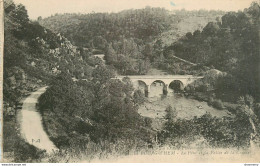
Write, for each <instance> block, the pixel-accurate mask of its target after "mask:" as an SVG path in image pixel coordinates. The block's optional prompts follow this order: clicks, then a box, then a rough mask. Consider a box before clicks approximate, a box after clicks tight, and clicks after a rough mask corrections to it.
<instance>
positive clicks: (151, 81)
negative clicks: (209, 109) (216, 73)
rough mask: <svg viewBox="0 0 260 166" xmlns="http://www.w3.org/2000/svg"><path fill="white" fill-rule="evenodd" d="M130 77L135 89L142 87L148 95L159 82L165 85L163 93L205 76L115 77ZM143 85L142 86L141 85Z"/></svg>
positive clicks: (182, 87)
mask: <svg viewBox="0 0 260 166" xmlns="http://www.w3.org/2000/svg"><path fill="white" fill-rule="evenodd" d="M125 77H126V78H129V79H130V80H131V81H132V83H133V86H134V88H135V89H140V87H143V88H141V89H142V90H143V91H144V92H145V96H146V97H148V96H149V94H150V92H151V91H152V88H151V86H153V85H155V86H157V85H156V84H159V86H162V87H163V93H164V94H167V93H168V91H169V90H172V91H173V88H172V87H173V86H174V84H176V85H177V86H179V87H178V88H179V89H180V90H183V89H184V88H185V87H186V86H187V85H188V84H190V83H192V82H193V81H195V80H197V79H200V78H203V77H202V76H193V75H131V76H116V77H115V78H114V79H119V80H122V79H123V78H125ZM140 85H142V86H140Z"/></svg>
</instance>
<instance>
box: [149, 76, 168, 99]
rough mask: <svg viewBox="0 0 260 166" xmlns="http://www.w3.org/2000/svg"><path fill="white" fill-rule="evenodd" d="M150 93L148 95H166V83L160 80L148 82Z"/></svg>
mask: <svg viewBox="0 0 260 166" xmlns="http://www.w3.org/2000/svg"><path fill="white" fill-rule="evenodd" d="M149 88H150V91H149V92H150V94H149V96H151V97H154V96H160V95H167V84H166V83H165V82H164V81H162V80H154V81H153V82H152V83H151V84H150V87H149Z"/></svg>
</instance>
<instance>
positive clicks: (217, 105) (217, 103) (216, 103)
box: [212, 99, 224, 110]
mask: <svg viewBox="0 0 260 166" xmlns="http://www.w3.org/2000/svg"><path fill="white" fill-rule="evenodd" d="M212 106H213V107H214V108H217V109H219V110H223V109H224V105H223V103H222V101H221V100H220V99H217V100H214V101H213V102H212Z"/></svg>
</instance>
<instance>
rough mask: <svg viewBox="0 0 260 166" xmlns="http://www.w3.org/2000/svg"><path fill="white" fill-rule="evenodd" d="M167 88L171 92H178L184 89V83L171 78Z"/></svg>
mask: <svg viewBox="0 0 260 166" xmlns="http://www.w3.org/2000/svg"><path fill="white" fill-rule="evenodd" d="M169 90H170V91H172V92H173V93H179V92H181V91H183V90H184V83H183V82H182V81H181V80H173V81H171V82H170V84H169Z"/></svg>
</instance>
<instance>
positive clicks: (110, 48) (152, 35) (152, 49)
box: [38, 7, 224, 75]
mask: <svg viewBox="0 0 260 166" xmlns="http://www.w3.org/2000/svg"><path fill="white" fill-rule="evenodd" d="M223 13H224V12H221V11H203V10H200V11H192V12H188V11H185V10H182V11H175V12H174V14H172V13H170V11H167V10H165V9H162V8H151V7H146V8H145V9H138V10H125V11H122V12H119V13H111V14H108V13H91V14H80V15H79V14H62V15H60V14H56V15H55V16H51V17H48V18H45V19H38V20H39V22H40V24H41V25H43V26H45V27H47V28H49V29H51V30H53V31H54V32H57V33H62V34H63V35H64V36H66V37H67V38H68V39H69V40H70V41H72V43H73V44H74V45H76V46H78V47H82V48H84V49H87V50H95V51H98V50H99V53H104V54H105V55H106V56H105V58H106V62H107V64H108V65H112V66H114V67H115V69H117V71H118V73H119V74H122V75H143V74H146V73H147V72H148V70H149V69H150V68H151V67H159V68H161V69H166V70H167V71H168V72H169V73H173V74H185V73H191V72H192V71H194V70H195V68H192V67H191V66H190V65H186V63H182V62H179V60H176V59H174V60H175V62H174V63H171V64H168V65H167V66H171V70H169V67H168V68H165V63H164V61H166V60H167V59H168V57H166V56H165V55H164V54H163V48H164V47H165V45H166V43H170V42H174V41H176V40H177V39H178V38H179V37H180V34H181V33H183V32H182V31H185V30H183V29H182V27H181V24H182V21H184V20H186V21H187V22H189V24H190V25H189V24H187V25H186V26H189V27H194V30H196V28H199V29H200V28H201V26H202V25H201V24H200V23H198V22H205V20H207V21H208V20H212V21H213V20H215V18H216V17H219V16H222V15H223ZM190 19H197V21H198V22H197V23H193V22H192V21H190ZM179 31H181V32H179ZM168 32H169V33H168ZM169 36H172V38H169ZM92 52H93V51H92ZM199 72H201V71H197V73H199ZM194 73H196V72H194Z"/></svg>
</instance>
